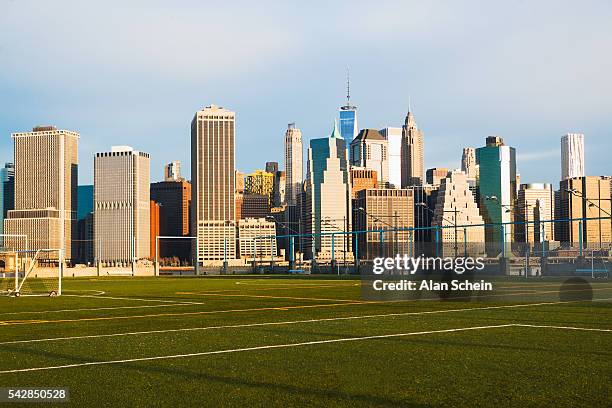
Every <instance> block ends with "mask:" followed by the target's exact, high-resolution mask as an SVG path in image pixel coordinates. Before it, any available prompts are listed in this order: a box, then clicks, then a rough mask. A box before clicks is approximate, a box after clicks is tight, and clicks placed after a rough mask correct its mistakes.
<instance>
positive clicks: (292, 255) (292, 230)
mask: <svg viewBox="0 0 612 408" xmlns="http://www.w3.org/2000/svg"><path fill="white" fill-rule="evenodd" d="M266 220H268V221H274V222H275V223H276V224H278V225H280V226H281V227H283V228H286V229H287V231H291V232H293V233H294V234H297V235H298V237H299V238H300V248H301V242H302V241H301V237H300V235H301V234H300V233H299V232H297V231H296V230H294V229H293V228H290V227H289V225H288V224H290V223H289V222H287V223H285V222H282V221H279V220H277V219H276V218H274V217H273V216H271V215H268V216H267V217H266ZM297 224H298V227H299V226H300V223H299V222H298V223H297ZM289 244H290V248H289V251H291V256H290V257H289V261H290V265H289V269H293V265H291V262H295V261H293V259H294V257H295V254H294V248H293V237H289ZM301 252H302V251H301V249H300V255H301Z"/></svg>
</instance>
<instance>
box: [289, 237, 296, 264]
mask: <svg viewBox="0 0 612 408" xmlns="http://www.w3.org/2000/svg"><path fill="white" fill-rule="evenodd" d="M293 238H294V237H293V235H291V236H290V237H289V270H292V269H295V253H294V252H293V250H294V245H295V244H294V241H293Z"/></svg>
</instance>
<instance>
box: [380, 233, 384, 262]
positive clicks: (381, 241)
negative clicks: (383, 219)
mask: <svg viewBox="0 0 612 408" xmlns="http://www.w3.org/2000/svg"><path fill="white" fill-rule="evenodd" d="M379 234H380V239H379V242H380V251H379V252H380V257H381V258H383V257H384V256H385V234H384V233H383V230H380V232H379Z"/></svg>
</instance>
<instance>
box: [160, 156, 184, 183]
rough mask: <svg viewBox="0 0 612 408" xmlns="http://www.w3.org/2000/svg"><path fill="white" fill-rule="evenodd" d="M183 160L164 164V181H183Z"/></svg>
mask: <svg viewBox="0 0 612 408" xmlns="http://www.w3.org/2000/svg"><path fill="white" fill-rule="evenodd" d="M182 180H183V176H181V162H180V161H178V160H174V161H171V162H170V163H168V164H166V165H165V166H164V181H182Z"/></svg>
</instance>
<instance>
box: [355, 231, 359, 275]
mask: <svg viewBox="0 0 612 408" xmlns="http://www.w3.org/2000/svg"><path fill="white" fill-rule="evenodd" d="M355 269H356V271H357V273H359V233H358V232H356V233H355Z"/></svg>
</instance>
